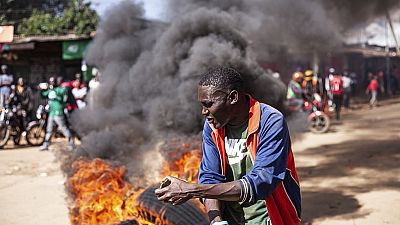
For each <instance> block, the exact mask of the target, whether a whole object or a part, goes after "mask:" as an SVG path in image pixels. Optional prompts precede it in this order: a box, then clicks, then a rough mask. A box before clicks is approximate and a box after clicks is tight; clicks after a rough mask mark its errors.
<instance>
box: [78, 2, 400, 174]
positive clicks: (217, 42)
mask: <svg viewBox="0 0 400 225" xmlns="http://www.w3.org/2000/svg"><path fill="white" fill-rule="evenodd" d="M350 2H351V3H350ZM379 2H381V1H378V0H376V1H373V0H369V1H361V0H360V1H346V0H340V1H328V0H325V1H317V0H279V1H275V0H266V1H265V0H253V1H239V0H234V1H228V0H207V1H206V0H196V1H194V0H191V1H189V0H188V1H178V0H171V1H170V2H169V3H170V4H169V7H168V9H167V12H168V21H167V22H165V23H164V22H149V21H146V20H143V19H141V18H143V17H144V16H143V13H144V11H143V8H142V6H141V5H140V4H137V3H135V2H130V1H125V2H122V3H120V4H119V5H117V6H115V7H114V8H112V9H110V10H109V11H108V12H107V13H106V14H105V16H104V17H103V19H102V21H101V23H100V25H99V27H98V29H97V34H96V37H95V38H94V40H93V43H92V44H91V45H90V46H89V49H88V52H87V56H86V60H87V62H88V63H89V64H91V65H95V66H96V67H98V68H99V69H100V71H101V84H100V86H99V87H98V88H97V89H95V90H92V91H91V93H90V94H89V97H88V99H89V104H88V107H87V108H85V109H84V110H82V111H80V112H78V113H76V115H74V121H75V124H76V125H77V129H79V130H78V132H79V133H81V134H82V136H83V138H82V145H81V147H82V149H84V150H85V151H86V152H87V154H88V155H90V156H91V157H103V158H115V157H118V158H121V156H127V155H128V156H129V157H125V158H126V159H129V161H130V162H132V163H133V162H134V163H133V164H135V165H133V166H134V167H135V168H142V166H143V165H144V164H143V161H147V160H146V159H148V155H147V156H146V157H147V158H143V157H144V156H143V155H144V154H143V153H144V152H148V151H150V149H153V148H155V147H154V145H152V143H160V142H159V141H160V140H165V139H167V138H169V137H173V136H174V135H178V136H182V135H195V134H198V133H199V132H200V131H201V128H202V121H203V120H202V117H201V114H200V105H199V104H198V103H197V96H196V90H197V83H198V80H199V76H200V75H201V74H202V73H203V72H205V71H207V70H208V69H209V68H211V67H214V66H217V65H226V66H232V67H234V68H236V69H237V70H239V71H240V72H241V74H242V75H243V78H244V80H245V81H246V84H247V87H248V92H250V93H251V94H252V95H253V96H254V97H255V98H257V99H258V100H260V101H263V102H267V103H269V104H271V105H274V106H277V107H279V106H280V104H281V103H282V101H283V99H284V97H285V93H286V87H285V85H284V84H283V83H282V82H281V81H280V80H279V79H276V78H274V77H272V76H271V75H270V74H268V73H266V72H265V71H264V70H263V69H262V68H261V67H260V66H259V65H258V63H257V58H260V57H265V58H273V57H274V55H273V54H271V53H272V52H274V49H276V48H279V47H280V46H285V47H286V48H288V49H294V50H295V51H299V50H303V49H309V48H311V49H317V50H320V49H326V48H332V47H333V46H337V45H338V44H340V43H341V36H342V35H341V33H342V32H343V31H344V30H346V29H348V28H349V27H351V26H352V24H351V23H353V25H354V24H357V23H361V22H362V21H363V20H366V19H370V18H372V17H375V16H377V15H380V14H382V13H383V12H384V10H385V7H389V6H391V5H394V4H397V5H398V1H390V0H387V1H385V7H382V6H381V5H380V4H378V3H379ZM357 10H359V11H357ZM354 11H357V12H359V13H354ZM349 21H353V22H349ZM155 157H156V156H155ZM155 164H157V163H155Z"/></svg>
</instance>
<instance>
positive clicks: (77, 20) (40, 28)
mask: <svg viewBox="0 0 400 225" xmlns="http://www.w3.org/2000/svg"><path fill="white" fill-rule="evenodd" d="M1 1H7V0H1ZM7 2H15V1H14V0H8V1H7ZM21 2H23V1H21ZM39 2H40V1H39ZM90 5H91V3H90V2H86V3H84V2H83V0H42V1H41V3H40V8H34V6H33V5H32V4H31V5H30V8H31V11H29V9H22V10H23V11H26V12H28V11H29V13H30V14H29V16H27V17H25V18H16V17H12V18H11V17H8V16H7V20H8V21H11V22H14V24H16V27H17V28H16V31H17V34H21V35H38V34H48V35H57V34H68V33H75V34H89V33H90V32H92V31H94V30H95V28H96V25H97V23H98V21H99V17H98V15H97V13H96V12H95V11H94V10H93V9H91V8H90ZM8 6H9V8H10V7H11V6H12V7H14V8H13V9H12V10H14V11H18V10H21V9H18V7H21V5H11V3H9V4H8ZM36 6H37V5H36ZM12 10H11V11H12ZM10 19H11V20H10ZM18 20H20V21H18ZM17 22H18V23H17Z"/></svg>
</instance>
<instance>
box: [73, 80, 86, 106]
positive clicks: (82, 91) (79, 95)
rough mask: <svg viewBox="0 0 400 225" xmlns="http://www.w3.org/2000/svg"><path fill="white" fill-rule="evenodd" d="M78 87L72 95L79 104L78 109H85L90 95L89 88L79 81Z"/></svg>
mask: <svg viewBox="0 0 400 225" xmlns="http://www.w3.org/2000/svg"><path fill="white" fill-rule="evenodd" d="M76 85H77V86H76V87H75V88H73V89H72V94H73V95H74V97H75V100H76V103H77V104H78V109H83V108H85V107H86V101H85V98H86V95H87V93H88V91H87V87H86V85H84V84H81V82H80V81H79V80H78V81H77V83H76Z"/></svg>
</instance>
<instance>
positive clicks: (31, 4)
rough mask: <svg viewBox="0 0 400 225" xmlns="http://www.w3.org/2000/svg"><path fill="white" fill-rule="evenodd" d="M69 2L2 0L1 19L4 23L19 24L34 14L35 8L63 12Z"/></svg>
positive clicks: (0, 6) (57, 12)
mask: <svg viewBox="0 0 400 225" xmlns="http://www.w3.org/2000/svg"><path fill="white" fill-rule="evenodd" d="M69 2H70V0H35V1H32V0H0V21H1V24H3V25H4V24H14V25H16V26H18V25H19V24H20V23H21V22H22V20H23V19H25V18H29V17H30V16H31V15H32V13H33V10H34V9H37V10H38V9H40V10H42V11H44V12H47V13H50V14H52V15H56V14H59V13H60V12H62V11H63V9H64V8H65V7H67V6H68V3H69Z"/></svg>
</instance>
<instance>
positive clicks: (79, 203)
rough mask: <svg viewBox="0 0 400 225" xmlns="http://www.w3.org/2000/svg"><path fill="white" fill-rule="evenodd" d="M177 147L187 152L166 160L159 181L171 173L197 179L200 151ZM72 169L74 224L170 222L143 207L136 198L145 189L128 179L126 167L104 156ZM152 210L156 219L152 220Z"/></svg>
mask: <svg viewBox="0 0 400 225" xmlns="http://www.w3.org/2000/svg"><path fill="white" fill-rule="evenodd" d="M175 147H176V146H175ZM177 149H178V150H180V151H186V152H184V153H181V154H176V155H175V157H171V158H172V160H166V161H165V162H164V165H163V167H162V168H163V169H162V171H161V172H160V174H161V176H160V178H159V179H158V181H159V180H161V179H162V178H163V177H165V176H167V175H169V176H176V177H179V178H182V179H185V180H187V181H188V182H196V181H197V175H198V167H199V164H200V158H201V155H200V154H201V153H200V151H199V150H194V149H191V150H190V151H188V150H189V149H190V145H181V146H179V147H178V148H177ZM175 153H176V151H175ZM178 155H179V157H178ZM72 168H73V170H74V174H73V175H72V176H71V177H70V178H69V179H68V182H67V186H68V190H69V192H70V193H71V194H72V197H73V198H74V200H75V201H74V202H73V205H72V206H71V207H70V221H71V224H73V225H93V224H98V225H103V224H104V225H111V224H119V223H121V222H123V221H127V220H133V221H134V222H135V223H133V224H138V225H153V224H154V225H157V224H167V222H165V221H163V219H162V218H161V217H160V216H157V215H158V213H157V212H149V210H148V209H142V208H141V207H140V205H139V203H138V201H136V200H137V197H138V196H140V194H141V193H142V192H143V190H144V189H137V190H132V185H131V184H129V182H127V180H126V179H125V174H126V172H127V170H126V167H123V166H121V167H113V166H112V165H111V164H109V163H107V162H106V161H104V160H102V159H94V160H88V159H84V158H79V159H78V160H76V161H75V162H74V163H73V165H72ZM149 213H150V214H151V215H152V219H151V220H152V221H148V218H147V217H148V214H149Z"/></svg>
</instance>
